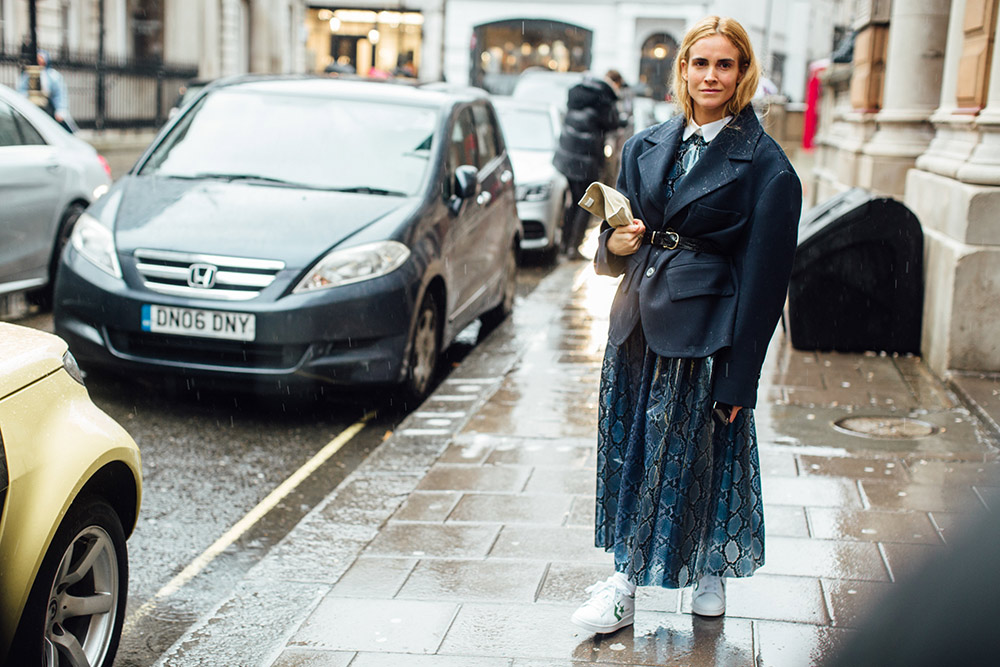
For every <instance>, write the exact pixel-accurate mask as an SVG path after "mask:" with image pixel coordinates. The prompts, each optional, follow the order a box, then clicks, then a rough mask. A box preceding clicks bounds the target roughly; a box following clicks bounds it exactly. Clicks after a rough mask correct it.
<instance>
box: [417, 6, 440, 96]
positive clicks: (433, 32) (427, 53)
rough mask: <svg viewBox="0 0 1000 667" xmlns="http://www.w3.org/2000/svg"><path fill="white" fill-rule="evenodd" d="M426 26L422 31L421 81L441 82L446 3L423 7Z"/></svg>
mask: <svg viewBox="0 0 1000 667" xmlns="http://www.w3.org/2000/svg"><path fill="white" fill-rule="evenodd" d="M421 10H422V11H423V15H424V25H423V27H422V28H421V31H420V41H421V53H420V72H419V75H420V80H421V81H440V80H441V75H442V74H443V72H442V66H443V64H444V11H445V10H444V2H427V3H425V4H424V5H423V7H421Z"/></svg>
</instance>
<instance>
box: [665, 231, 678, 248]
mask: <svg viewBox="0 0 1000 667" xmlns="http://www.w3.org/2000/svg"><path fill="white" fill-rule="evenodd" d="M663 235H664V236H666V237H667V238H668V239H670V240H669V241H666V242H664V244H663V247H664V248H666V249H667V250H673V249H675V248H676V247H677V244H678V243H680V242H681V235H680V234H678V233H677V232H675V231H674V230H672V229H668V230H667V231H665V232H663Z"/></svg>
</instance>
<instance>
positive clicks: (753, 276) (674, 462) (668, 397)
mask: <svg viewBox="0 0 1000 667" xmlns="http://www.w3.org/2000/svg"><path fill="white" fill-rule="evenodd" d="M759 77H760V65H759V63H758V61H757V59H756V57H755V56H754V53H753V48H752V46H751V44H750V39H749V37H748V36H747V33H746V31H745V30H744V29H743V27H742V26H741V25H740V24H739V23H738V22H736V21H735V20H733V19H731V18H722V17H718V16H710V17H707V18H705V19H702V20H701V21H698V22H697V23H696V24H695V25H694V26H693V27H692V28H691V29H690V30H689V31H688V33H687V35H686V36H685V37H684V39H683V41H682V43H681V46H680V49H679V51H678V54H677V59H676V61H675V65H674V80H673V88H674V95H675V98H676V99H677V101H678V105H679V107H680V109H681V110H682V111H683V114H682V115H678V116H675V117H674V118H672V119H670V120H668V121H667V122H665V123H662V124H660V125H656V126H653V127H651V128H648V129H646V130H644V131H642V132H640V133H639V134H637V135H636V136H634V137H633V138H631V139H630V140H629V141H628V142H626V144H625V149H624V152H623V157H622V170H621V173H620V175H619V177H618V184H617V188H618V190H619V191H621V192H622V193H624V194H625V195H627V196H628V198H629V201H630V204H631V207H632V212H633V215H634V216H636V219H635V220H634V221H633V223H632V224H631V225H625V226H622V227H617V228H614V229H612V228H610V227H609V226H607V224H605V225H603V226H602V232H601V236H600V241H599V244H598V251H597V256H596V258H595V260H594V261H595V267H596V270H597V272H598V273H599V274H603V275H609V276H624V277H623V278H622V281H621V283H620V285H619V288H618V292H617V294H616V295H615V300H614V302H613V304H612V307H611V317H610V330H609V335H608V344H607V349H606V351H605V357H604V364H603V368H602V371H601V388H600V402H599V409H598V410H599V413H598V414H599V417H598V419H599V421H598V453H597V509H596V525H595V528H596V536H595V543H596V545H597V546H598V547H601V548H603V549H605V550H607V551H610V552H613V554H614V561H615V572H614V574H613V575H612V576H610V577H609V578H608V579H607V580H606V581H603V582H599V583H597V584H595V585H594V586H592V587H590V588H589V589H588V592H590V593H592V597H591V598H590V600H588V601H587V602H586V603H585V604H584V605H583V606H581V607H580V608H579V609H578V610H577V611H576V612H575V613H574V614H573V617H572V620H573V622H574V623H575V624H577V625H579V626H581V627H583V628H585V629H587V630H589V631H591V632H595V633H607V632H613V631H615V630H617V629H619V628H622V627H625V626H628V625H631V624H632V622H633V618H634V612H635V597H634V596H635V589H636V586H661V587H664V588H683V587H687V586H692V585H693V586H694V589H693V591H692V603H691V609H692V611H693V612H694V613H695V614H699V615H703V616H719V615H721V614H723V613H725V608H726V586H725V579H726V578H727V577H748V576H750V575H752V574H753V573H754V571H755V570H756V569H757V568H759V567H760V566H761V565H763V563H764V520H763V507H762V504H761V485H760V465H759V462H758V456H757V436H756V432H755V428H754V418H753V410H752V408H753V407H754V406H755V405H756V402H757V383H758V379H759V376H760V369H761V365H762V364H763V360H764V353H765V351H766V350H767V347H768V341H769V340H770V338H771V335H772V334H773V333H774V328H775V324H776V323H777V321H778V317H779V315H780V313H781V309H782V306H783V304H784V300H785V292H786V290H787V286H788V279H789V275H790V274H791V267H792V258H793V255H794V253H795V247H796V234H797V229H798V220H799V214H800V210H801V204H802V186H801V183H800V182H799V179H798V176H797V175H796V174H795V170H794V169H793V168H792V165H791V163H790V162H789V161H788V159H787V157H786V156H785V154H784V153H783V152H782V150H781V148H780V147H779V146H778V144H777V142H775V141H774V140H773V139H772V138H771V137H770V136H768V135H767V134H766V133H765V132H764V131H763V129H762V128H761V126H760V122H759V121H758V120H757V117H756V115H755V114H754V110H753V106H752V105H751V103H750V102H751V99H752V97H753V94H754V92H755V91H756V90H757V83H758V80H759Z"/></svg>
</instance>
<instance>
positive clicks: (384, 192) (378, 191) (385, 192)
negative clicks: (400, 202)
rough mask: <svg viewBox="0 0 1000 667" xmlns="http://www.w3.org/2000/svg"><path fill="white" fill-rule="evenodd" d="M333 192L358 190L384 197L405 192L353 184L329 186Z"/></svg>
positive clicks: (404, 195) (365, 193) (398, 195)
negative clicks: (340, 186) (337, 186)
mask: <svg viewBox="0 0 1000 667" xmlns="http://www.w3.org/2000/svg"><path fill="white" fill-rule="evenodd" d="M330 189H331V190H334V191H335V192H358V193H361V194H364V195H383V196H386V197H406V196H407V194H406V193H405V192H400V191H399V190H386V189H385V188H373V187H371V186H370V185H355V186H352V187H349V188H330Z"/></svg>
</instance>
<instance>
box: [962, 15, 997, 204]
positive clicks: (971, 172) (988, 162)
mask: <svg viewBox="0 0 1000 667" xmlns="http://www.w3.org/2000/svg"><path fill="white" fill-rule="evenodd" d="M997 34H998V35H1000V21H998V22H997ZM993 44H994V46H993V62H992V63H990V83H989V94H988V97H987V99H986V107H985V108H984V109H983V110H982V111H980V112H979V115H978V116H976V121H975V124H976V127H978V128H979V130H980V138H979V145H978V146H976V148H975V150H973V151H972V155H971V156H970V157H969V160H968V161H967V162H966V163H965V164H964V165H962V167H960V168H959V170H958V178H959V180H961V181H963V182H965V183H978V184H981V185H1000V42H997V41H995V40H994V42H993Z"/></svg>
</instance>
